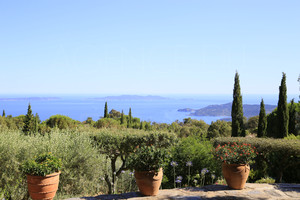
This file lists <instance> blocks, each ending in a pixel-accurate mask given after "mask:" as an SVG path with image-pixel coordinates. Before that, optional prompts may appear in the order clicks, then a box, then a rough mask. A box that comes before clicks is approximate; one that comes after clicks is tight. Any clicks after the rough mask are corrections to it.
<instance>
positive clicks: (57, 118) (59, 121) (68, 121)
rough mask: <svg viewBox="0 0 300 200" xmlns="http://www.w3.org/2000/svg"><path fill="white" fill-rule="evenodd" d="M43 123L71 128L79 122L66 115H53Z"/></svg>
mask: <svg viewBox="0 0 300 200" xmlns="http://www.w3.org/2000/svg"><path fill="white" fill-rule="evenodd" d="M45 123H46V125H47V126H48V127H50V128H59V129H72V128H75V127H76V126H77V124H78V123H79V122H77V121H75V120H73V119H72V118H70V117H68V116H64V115H53V116H51V117H50V118H49V119H47V120H46V122H45Z"/></svg>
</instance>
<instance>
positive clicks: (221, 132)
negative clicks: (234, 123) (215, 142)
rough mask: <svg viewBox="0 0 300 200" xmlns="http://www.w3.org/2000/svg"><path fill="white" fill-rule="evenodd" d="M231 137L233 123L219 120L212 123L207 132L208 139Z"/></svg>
mask: <svg viewBox="0 0 300 200" xmlns="http://www.w3.org/2000/svg"><path fill="white" fill-rule="evenodd" d="M230 135H231V123H230V122H226V121H223V120H217V121H216V122H212V123H211V125H210V126H209V128H208V130H207V137H208V138H215V137H230Z"/></svg>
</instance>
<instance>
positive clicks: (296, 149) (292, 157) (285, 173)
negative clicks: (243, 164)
mask: <svg viewBox="0 0 300 200" xmlns="http://www.w3.org/2000/svg"><path fill="white" fill-rule="evenodd" d="M228 142H237V143H248V144H251V145H253V146H255V147H256V149H257V151H258V153H259V156H258V157H257V158H256V165H255V167H257V168H258V170H262V171H263V172H261V173H260V174H261V176H266V175H268V176H273V177H275V178H276V182H289V183H292V182H296V183H299V182H300V170H299V165H300V140H286V139H271V138H250V137H248V138H239V137H236V138H233V137H224V138H215V139H214V140H213V144H214V147H216V146H217V145H218V144H220V145H223V144H225V143H228ZM262 162H264V163H265V164H266V166H264V164H263V163H262ZM264 168H267V169H264ZM257 178H259V177H257ZM260 178H263V177H260Z"/></svg>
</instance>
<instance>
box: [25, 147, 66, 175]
mask: <svg viewBox="0 0 300 200" xmlns="http://www.w3.org/2000/svg"><path fill="white" fill-rule="evenodd" d="M21 169H22V171H23V173H24V174H29V175H34V176H46V175H49V174H52V173H55V172H59V170H60V169H61V159H59V158H57V157H55V156H54V155H52V153H51V152H48V153H43V154H41V155H39V156H38V157H35V158H34V159H33V160H27V161H26V162H25V163H23V164H22V166H21Z"/></svg>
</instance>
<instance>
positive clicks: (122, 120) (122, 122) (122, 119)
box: [121, 110, 124, 124]
mask: <svg viewBox="0 0 300 200" xmlns="http://www.w3.org/2000/svg"><path fill="white" fill-rule="evenodd" d="M121 124H124V112H123V110H122V113H121Z"/></svg>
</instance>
